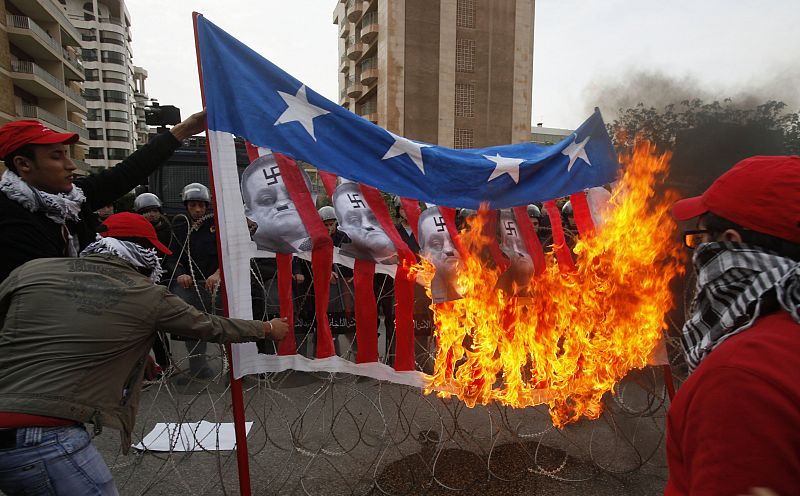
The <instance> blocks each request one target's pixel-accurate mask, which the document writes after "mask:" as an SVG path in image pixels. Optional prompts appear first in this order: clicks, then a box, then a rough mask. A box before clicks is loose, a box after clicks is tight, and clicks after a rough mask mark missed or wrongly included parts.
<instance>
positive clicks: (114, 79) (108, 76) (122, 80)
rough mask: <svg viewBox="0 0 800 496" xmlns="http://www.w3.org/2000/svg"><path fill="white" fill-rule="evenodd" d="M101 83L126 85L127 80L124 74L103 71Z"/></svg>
mask: <svg viewBox="0 0 800 496" xmlns="http://www.w3.org/2000/svg"><path fill="white" fill-rule="evenodd" d="M103 82H105V83H118V84H126V83H127V82H128V78H127V76H126V75H125V73H124V72H119V71H103Z"/></svg>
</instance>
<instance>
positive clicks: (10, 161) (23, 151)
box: [3, 143, 38, 174]
mask: <svg viewBox="0 0 800 496" xmlns="http://www.w3.org/2000/svg"><path fill="white" fill-rule="evenodd" d="M36 146H38V145H33V144H30V143H28V144H27V145H22V146H21V147H19V148H17V149H16V150H14V151H13V152H11V153H9V154H8V155H6V156H5V157H3V162H4V163H5V166H6V169H8V170H10V171H11V172H13V173H14V174H18V172H17V167H16V166H15V165H14V157H16V156H19V155H21V156H23V157H25V158H27V159H28V160H36Z"/></svg>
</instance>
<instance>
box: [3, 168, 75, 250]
mask: <svg viewBox="0 0 800 496" xmlns="http://www.w3.org/2000/svg"><path fill="white" fill-rule="evenodd" d="M0 191H2V192H3V193H5V195H6V196H7V197H8V198H10V199H11V200H14V201H15V202H17V203H19V204H20V205H22V206H23V207H24V208H25V209H26V210H28V211H29V212H40V211H41V212H44V214H45V215H46V216H47V218H48V219H50V220H52V221H53V222H55V223H56V224H59V225H61V226H62V230H63V231H64V233H65V238H66V241H67V250H68V254H69V255H70V256H72V257H76V256H78V241H77V239H76V238H74V237H73V236H72V234H71V233H70V232H69V230H68V229H67V228H66V226H65V223H66V221H72V222H77V221H79V220H80V212H81V206H83V203H84V202H85V201H86V197H85V196H84V195H83V190H81V188H79V187H78V186H73V187H72V191H70V192H69V193H58V194H52V193H45V192H44V191H40V190H38V189H36V188H34V187H32V186H30V185H29V184H28V183H26V182H25V181H23V180H22V179H21V178H20V177H19V176H18V175H17V174H15V173H14V172H13V171H11V170H6V171H5V172H4V173H3V177H2V179H0Z"/></svg>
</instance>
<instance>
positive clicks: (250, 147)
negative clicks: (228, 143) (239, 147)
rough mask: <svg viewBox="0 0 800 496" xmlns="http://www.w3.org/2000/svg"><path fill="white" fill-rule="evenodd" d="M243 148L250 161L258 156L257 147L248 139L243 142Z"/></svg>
mask: <svg viewBox="0 0 800 496" xmlns="http://www.w3.org/2000/svg"><path fill="white" fill-rule="evenodd" d="M244 148H245V150H247V158H248V159H249V160H250V161H251V162H252V161H253V160H255V159H257V158H258V147H257V146H256V145H254V144H252V143H250V142H249V141H245V142H244Z"/></svg>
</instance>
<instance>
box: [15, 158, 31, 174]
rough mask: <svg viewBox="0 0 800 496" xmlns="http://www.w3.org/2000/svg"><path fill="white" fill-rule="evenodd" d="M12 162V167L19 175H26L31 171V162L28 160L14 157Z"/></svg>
mask: <svg viewBox="0 0 800 496" xmlns="http://www.w3.org/2000/svg"><path fill="white" fill-rule="evenodd" d="M13 162H14V167H15V168H16V169H17V172H19V173H20V174H21V173H28V172H30V171H31V170H32V169H33V161H32V160H31V159H29V158H26V157H23V156H22V155H16V156H15V157H14V160H13Z"/></svg>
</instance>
